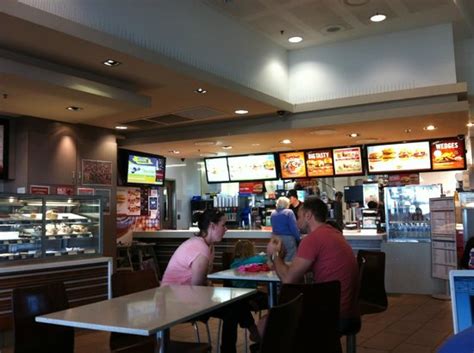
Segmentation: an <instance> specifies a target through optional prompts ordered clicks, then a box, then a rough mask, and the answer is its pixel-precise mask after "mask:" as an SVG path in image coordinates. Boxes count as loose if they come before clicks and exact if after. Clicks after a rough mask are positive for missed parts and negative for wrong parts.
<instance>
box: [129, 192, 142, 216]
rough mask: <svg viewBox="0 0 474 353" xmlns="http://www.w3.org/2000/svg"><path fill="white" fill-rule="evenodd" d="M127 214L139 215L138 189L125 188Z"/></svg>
mask: <svg viewBox="0 0 474 353" xmlns="http://www.w3.org/2000/svg"><path fill="white" fill-rule="evenodd" d="M126 214H127V216H140V214H141V202H140V189H139V188H127V213H126Z"/></svg>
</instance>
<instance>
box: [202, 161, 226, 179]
mask: <svg viewBox="0 0 474 353" xmlns="http://www.w3.org/2000/svg"><path fill="white" fill-rule="evenodd" d="M204 165H205V167H206V177H207V182H208V183H224V182H228V181H229V168H228V167H227V157H219V158H206V159H204Z"/></svg>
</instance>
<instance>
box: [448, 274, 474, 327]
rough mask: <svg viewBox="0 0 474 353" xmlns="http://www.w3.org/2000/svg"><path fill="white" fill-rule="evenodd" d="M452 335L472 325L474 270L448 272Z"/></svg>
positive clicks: (473, 320)
mask: <svg viewBox="0 0 474 353" xmlns="http://www.w3.org/2000/svg"><path fill="white" fill-rule="evenodd" d="M449 285H450V289H451V305H452V312H453V325H454V333H455V334H456V333H458V332H461V331H462V330H465V329H467V328H469V327H471V326H473V324H474V270H454V271H450V272H449Z"/></svg>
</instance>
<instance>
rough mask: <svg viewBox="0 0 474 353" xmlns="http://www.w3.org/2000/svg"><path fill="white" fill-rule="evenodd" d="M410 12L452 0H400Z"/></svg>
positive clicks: (444, 3)
mask: <svg viewBox="0 0 474 353" xmlns="http://www.w3.org/2000/svg"><path fill="white" fill-rule="evenodd" d="M400 1H401V2H402V3H403V4H404V5H405V6H406V8H407V9H408V11H410V12H420V11H427V10H431V9H434V8H436V7H441V6H445V5H447V4H448V3H452V2H453V1H452V0H416V1H414V0H400Z"/></svg>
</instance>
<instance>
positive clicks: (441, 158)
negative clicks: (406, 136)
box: [431, 137, 466, 170]
mask: <svg viewBox="0 0 474 353" xmlns="http://www.w3.org/2000/svg"><path fill="white" fill-rule="evenodd" d="M465 150H466V148H465V145H464V138H462V139H458V138H457V137H453V138H448V139H441V140H437V141H432V142H431V163H432V168H433V170H455V169H466V152H465Z"/></svg>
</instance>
